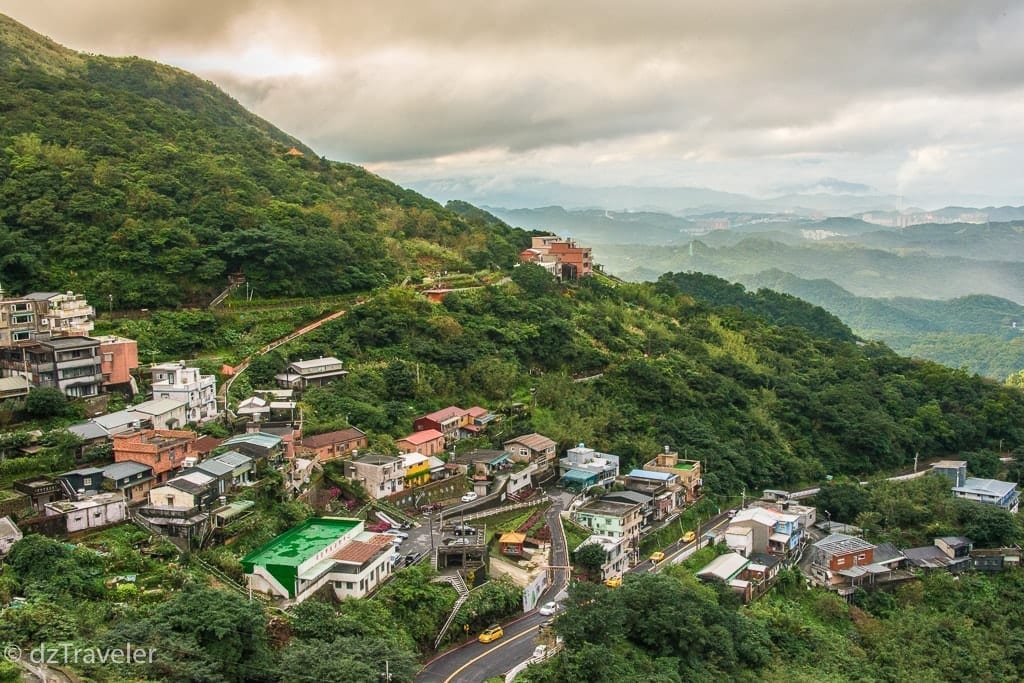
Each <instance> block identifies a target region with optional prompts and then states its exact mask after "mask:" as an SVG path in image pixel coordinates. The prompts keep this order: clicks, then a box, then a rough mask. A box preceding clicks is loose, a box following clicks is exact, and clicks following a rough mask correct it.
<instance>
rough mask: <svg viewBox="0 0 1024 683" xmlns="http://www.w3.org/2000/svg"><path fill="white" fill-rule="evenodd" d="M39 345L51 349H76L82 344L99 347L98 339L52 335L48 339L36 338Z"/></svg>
mask: <svg viewBox="0 0 1024 683" xmlns="http://www.w3.org/2000/svg"><path fill="white" fill-rule="evenodd" d="M36 341H38V342H39V344H40V345H41V346H47V347H49V348H51V349H77V348H81V347H83V346H95V347H97V348H98V347H99V345H100V340H99V339H93V338H92V337H52V338H50V339H37V340H36Z"/></svg>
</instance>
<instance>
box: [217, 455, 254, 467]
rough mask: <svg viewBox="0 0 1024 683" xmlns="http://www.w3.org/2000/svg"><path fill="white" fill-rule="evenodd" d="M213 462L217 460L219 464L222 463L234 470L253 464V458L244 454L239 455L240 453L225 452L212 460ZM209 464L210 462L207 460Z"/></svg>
mask: <svg viewBox="0 0 1024 683" xmlns="http://www.w3.org/2000/svg"><path fill="white" fill-rule="evenodd" d="M211 460H217V461H218V462H222V463H224V464H225V465H228V466H229V467H232V468H235V467H241V466H242V465H246V464H249V463H252V458H250V457H249V456H248V455H245V454H244V453H239V452H238V451H224V452H223V453H221V454H220V455H218V456H217V457H215V458H211ZM207 462H209V460H207Z"/></svg>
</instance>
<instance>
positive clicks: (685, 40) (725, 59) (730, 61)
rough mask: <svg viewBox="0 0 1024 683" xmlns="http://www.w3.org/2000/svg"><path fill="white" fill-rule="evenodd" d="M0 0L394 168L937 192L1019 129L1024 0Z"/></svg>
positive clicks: (6, 7) (39, 26) (45, 29)
mask: <svg viewBox="0 0 1024 683" xmlns="http://www.w3.org/2000/svg"><path fill="white" fill-rule="evenodd" d="M477 5H479V6H477ZM0 12H4V13H6V14H9V15H10V16H12V17H14V18H15V19H17V20H19V21H22V22H23V23H26V24H27V25H29V26H30V27H32V28H34V29H36V30H38V31H40V32H42V33H46V34H48V35H50V36H52V37H54V38H55V39H56V40H58V41H59V42H62V43H64V44H66V45H68V46H70V47H73V48H76V49H81V50H85V51H90V52H102V53H108V54H138V55H140V56H146V57H151V58H154V59H159V60H161V61H167V62H171V63H174V64H176V65H179V66H182V67H184V68H188V69H190V70H193V71H196V72H197V73H199V74H200V75H202V76H204V77H206V78H211V79H213V80H215V81H216V82H218V83H220V84H221V85H222V86H223V87H224V88H225V89H226V90H228V91H229V92H230V93H231V94H232V95H234V96H235V97H237V98H238V99H239V100H240V101H241V102H242V103H243V104H245V105H246V106H249V107H250V108H252V109H254V110H255V111H256V112H257V113H259V114H260V115H262V116H264V117H266V118H268V119H270V120H271V121H273V122H274V123H275V124H277V125H279V126H280V127H282V128H284V129H286V130H288V131H289V132H291V133H293V134H295V135H297V136H299V137H301V138H303V139H304V140H306V141H307V142H309V143H310V144H312V146H314V148H316V149H317V150H318V151H319V152H321V153H323V154H325V155H327V156H329V157H332V158H339V159H344V160H350V161H356V162H360V163H366V164H369V165H371V166H372V167H374V168H375V169H376V170H379V171H381V172H389V173H391V174H393V175H392V177H395V178H396V179H398V180H400V181H401V180H404V179H422V178H425V177H441V176H442V175H443V174H445V173H453V174H458V175H474V174H479V175H481V176H484V177H490V176H493V175H495V174H502V173H511V174H516V173H522V172H525V171H527V170H531V169H532V170H536V171H537V172H538V173H541V174H542V175H543V174H544V173H546V174H547V175H549V176H551V175H559V174H563V173H571V174H578V175H580V176H581V178H583V179H584V180H585V177H586V175H587V173H588V172H589V173H590V174H591V175H592V176H593V177H594V178H595V181H596V179H597V177H598V176H601V175H602V174H604V175H608V176H618V177H620V178H622V179H623V180H624V181H627V182H631V181H637V182H639V181H643V180H647V181H652V180H655V181H659V182H663V183H671V182H682V181H687V180H689V179H693V178H698V179H699V178H701V177H703V176H707V177H706V178H705V181H704V182H702V183H699V184H701V185H715V186H723V187H725V189H732V190H746V191H755V190H757V189H758V188H767V187H772V186H777V185H778V184H779V183H780V182H788V181H789V180H790V178H789V176H793V177H792V180H793V181H795V182H803V181H809V182H813V181H814V180H816V179H817V178H819V177H821V176H822V175H823V171H824V175H829V176H835V177H838V178H842V179H844V180H851V181H858V182H866V183H868V184H870V185H872V186H875V187H879V188H882V189H885V190H892V191H895V190H896V189H897V187H896V186H897V185H900V184H901V183H902V184H907V183H917V184H920V185H922V186H924V184H926V182H927V183H931V182H933V181H934V178H932V176H934V175H936V174H941V173H947V174H948V178H947V179H946V181H945V182H946V183H948V184H950V185H951V190H952V189H953V187H952V186H953V185H954V184H956V183H960V182H963V183H971V184H972V186H971V188H970V189H971V190H972V191H975V192H982V191H984V190H985V188H986V187H987V186H988V185H991V186H1000V184H1002V186H1001V190H1000V191H1004V192H1010V191H1011V190H1012V192H1019V191H1018V190H1016V189H1014V188H1011V186H1010V184H1009V183H1010V182H1011V181H1010V180H1007V179H1006V178H1004V177H1003V174H1002V173H996V172H995V171H994V170H993V173H992V174H991V177H986V176H985V175H984V174H983V175H982V177H978V176H976V175H973V176H966V175H965V176H963V177H959V176H958V173H957V171H956V169H955V168H953V169H951V168H950V166H949V164H951V163H952V162H954V161H956V162H957V166H958V167H960V168H967V167H973V168H985V166H986V164H985V162H984V160H986V159H988V160H991V161H992V162H993V164H996V163H997V162H998V164H1003V163H1005V154H1004V153H1005V150H1006V148H1007V147H1008V146H1009V147H1012V148H1015V149H1017V148H1020V147H1021V146H1024V123H1022V122H1024V116H1022V114H1024V111H1021V109H1022V106H1021V105H1019V104H1017V103H1018V102H1022V101H1024V100H1022V99H1021V94H1022V93H1024V43H1022V41H1020V40H1019V38H1018V37H1019V36H1020V35H1024V6H1021V5H1020V4H1019V3H1012V2H994V1H989V2H986V1H984V0H982V1H980V2H962V0H931V1H930V2H927V3H921V2H914V1H912V0H908V1H904V2H899V1H895V0H889V1H881V0H863V1H861V2H857V3H822V2H820V1H819V0H773V1H772V2H766V3H749V2H735V1H733V2H728V1H725V2H681V1H679V0H665V1H664V2H639V3H621V2H610V1H607V0H599V1H596V2H595V1H592V0H589V1H587V2H559V3H548V2H543V3H542V2H540V1H539V0H515V1H510V2H501V3H476V4H470V3H466V2H463V1H461V0H423V1H420V2H415V3H410V2H400V1H398V0H390V1H388V0H385V1H378V2H374V3H368V2H351V1H350V2H323V1H322V0H321V1H318V0H290V1H287V2H286V1H284V0H278V1H276V2H275V1H272V0H271V1H262V2H257V1H256V0H230V1H226V2H210V1H209V0H205V1H204V2H196V1H194V0H175V1H174V2H170V1H166V2H155V1H154V2H142V3H140V2H129V1H127V0H90V2H88V3H80V2H68V1H65V2H59V1H57V0H31V1H30V2H29V1H24V0H0ZM939 150H945V152H944V153H943V152H940V151H939ZM922 160H928V162H929V163H927V164H924V163H923V162H922ZM943 164H946V165H945V166H944V165H943ZM741 166H742V168H741ZM993 168H994V169H995V167H993ZM908 169H909V170H912V171H913V172H912V173H911V172H909V170H908ZM702 174H703V176H702ZM716 174H717V176H716ZM780 174H781V176H782V177H780ZM810 174H813V175H810ZM740 178H742V179H743V180H742V182H743V183H745V184H746V185H745V186H744V187H736V186H735V185H733V184H734V183H736V182H737V180H738V179H740ZM758 178H760V180H758ZM727 185H728V186H727ZM1022 201H1024V200H1022Z"/></svg>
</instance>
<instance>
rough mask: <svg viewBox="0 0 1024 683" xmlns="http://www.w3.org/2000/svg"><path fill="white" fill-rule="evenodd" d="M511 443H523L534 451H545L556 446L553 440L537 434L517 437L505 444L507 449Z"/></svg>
mask: <svg viewBox="0 0 1024 683" xmlns="http://www.w3.org/2000/svg"><path fill="white" fill-rule="evenodd" d="M510 443H521V444H523V445H524V446H526V447H527V448H529V449H531V450H534V451H543V450H547V449H548V448H551V447H553V446H555V442H554V441H553V440H551V439H549V438H548V437H546V436H544V435H543V434H538V433H536V432H534V433H533V434H523V435H522V436H517V437H515V438H514V439H509V440H508V441H506V442H505V447H506V448H507V447H508V445H509V444H510Z"/></svg>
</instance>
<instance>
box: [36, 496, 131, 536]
mask: <svg viewBox="0 0 1024 683" xmlns="http://www.w3.org/2000/svg"><path fill="white" fill-rule="evenodd" d="M45 509H46V514H48V515H60V516H62V517H63V518H64V520H63V524H62V528H63V531H64V532H65V533H68V534H73V533H76V532H79V531H88V530H89V529H99V528H102V527H105V526H109V525H111V524H118V523H119V522H123V521H124V520H125V519H126V518H127V516H128V506H127V505H125V500H124V496H123V495H121V494H120V493H97V494H95V495H92V496H85V497H82V498H79V499H78V500H74V501H71V500H60V501H55V502H53V503H47V504H46V506H45Z"/></svg>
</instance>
